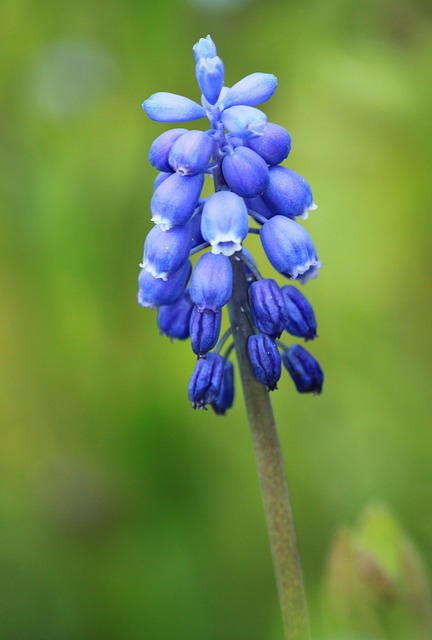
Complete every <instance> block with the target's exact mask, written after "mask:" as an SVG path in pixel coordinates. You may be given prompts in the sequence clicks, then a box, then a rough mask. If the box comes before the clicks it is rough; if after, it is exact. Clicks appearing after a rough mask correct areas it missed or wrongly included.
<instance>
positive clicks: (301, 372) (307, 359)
mask: <svg viewBox="0 0 432 640" xmlns="http://www.w3.org/2000/svg"><path fill="white" fill-rule="evenodd" d="M282 359H283V363H284V365H285V367H286V369H287V370H288V372H289V374H290V376H291V378H292V379H293V380H294V384H295V386H296V388H297V391H298V392H299V393H315V394H319V393H321V391H322V386H323V381H324V374H323V372H322V369H321V367H320V365H319V363H318V362H317V361H316V360H315V358H314V357H313V356H311V354H310V353H309V351H306V349H304V348H303V347H301V346H300V345H299V344H295V345H293V346H292V347H290V348H289V349H287V350H286V351H284V353H283V355H282Z"/></svg>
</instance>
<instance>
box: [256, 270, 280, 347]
mask: <svg viewBox="0 0 432 640" xmlns="http://www.w3.org/2000/svg"><path fill="white" fill-rule="evenodd" d="M249 295H250V304H251V310H252V320H253V323H254V325H255V327H256V328H257V329H258V331H260V332H261V333H266V334H267V335H269V336H272V337H273V338H279V336H280V335H281V333H282V331H283V330H284V329H285V326H286V324H287V322H288V313H287V310H286V306H285V299H284V295H283V293H282V289H281V288H280V286H279V285H278V283H277V282H276V281H275V280H273V279H272V278H263V279H262V280H257V281H256V282H253V283H252V284H251V286H250V287H249Z"/></svg>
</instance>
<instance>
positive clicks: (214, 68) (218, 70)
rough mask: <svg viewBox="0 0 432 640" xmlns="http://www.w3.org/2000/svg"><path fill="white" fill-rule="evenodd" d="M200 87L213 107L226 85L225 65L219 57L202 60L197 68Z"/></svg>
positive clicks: (196, 72)
mask: <svg viewBox="0 0 432 640" xmlns="http://www.w3.org/2000/svg"><path fill="white" fill-rule="evenodd" d="M195 75H196V79H197V82H198V86H199V88H200V89H201V91H202V94H203V96H204V98H205V99H206V100H207V102H208V103H209V104H211V105H213V104H216V102H217V101H218V98H219V95H220V92H221V89H222V86H223V83H224V64H223V62H222V60H221V59H220V58H219V56H214V57H212V58H200V59H199V60H198V61H197V63H196V66H195Z"/></svg>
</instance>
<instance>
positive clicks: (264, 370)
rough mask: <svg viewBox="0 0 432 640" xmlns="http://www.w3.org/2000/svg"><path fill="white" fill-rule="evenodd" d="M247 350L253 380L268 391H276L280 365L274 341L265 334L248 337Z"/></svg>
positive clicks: (280, 369)
mask: <svg viewBox="0 0 432 640" xmlns="http://www.w3.org/2000/svg"><path fill="white" fill-rule="evenodd" d="M247 348H248V353H249V358H250V361H251V365H252V371H253V374H254V376H255V378H256V379H257V380H258V382H261V384H265V385H267V387H268V389H269V391H273V390H274V389H277V382H278V380H279V378H280V376H281V371H282V365H281V357H280V354H279V351H278V348H277V346H276V344H275V341H274V340H273V339H272V338H270V336H267V335H266V334H265V333H258V334H256V335H253V336H250V337H249V340H248V345H247Z"/></svg>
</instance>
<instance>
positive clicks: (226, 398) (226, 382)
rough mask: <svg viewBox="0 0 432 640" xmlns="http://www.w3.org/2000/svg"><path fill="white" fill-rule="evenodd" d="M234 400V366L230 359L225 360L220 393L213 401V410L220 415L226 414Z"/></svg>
mask: <svg viewBox="0 0 432 640" xmlns="http://www.w3.org/2000/svg"><path fill="white" fill-rule="evenodd" d="M233 402H234V367H233V364H232V362H230V360H225V364H224V371H223V377H222V384H221V388H220V391H219V395H218V397H217V398H216V400H215V401H214V402H212V403H211V407H212V409H213V411H214V412H215V413H216V414H217V415H218V416H223V415H225V413H226V411H227V409H231V407H232V406H233Z"/></svg>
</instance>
